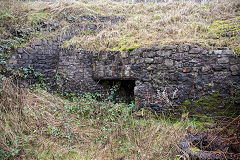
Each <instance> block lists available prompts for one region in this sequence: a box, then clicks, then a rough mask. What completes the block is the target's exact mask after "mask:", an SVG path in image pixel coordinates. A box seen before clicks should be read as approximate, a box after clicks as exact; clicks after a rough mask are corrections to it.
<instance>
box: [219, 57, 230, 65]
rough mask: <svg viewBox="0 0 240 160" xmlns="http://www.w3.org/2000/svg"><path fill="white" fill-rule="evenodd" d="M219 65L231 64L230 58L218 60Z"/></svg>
mask: <svg viewBox="0 0 240 160" xmlns="http://www.w3.org/2000/svg"><path fill="white" fill-rule="evenodd" d="M218 63H219V64H225V63H229V58H228V57H222V58H219V59H218Z"/></svg>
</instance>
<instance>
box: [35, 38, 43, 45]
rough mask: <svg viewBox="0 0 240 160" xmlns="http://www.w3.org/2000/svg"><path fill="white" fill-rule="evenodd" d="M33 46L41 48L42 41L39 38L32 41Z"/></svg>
mask: <svg viewBox="0 0 240 160" xmlns="http://www.w3.org/2000/svg"><path fill="white" fill-rule="evenodd" d="M34 45H35V46H41V45H42V40H41V39H40V38H37V39H34Z"/></svg>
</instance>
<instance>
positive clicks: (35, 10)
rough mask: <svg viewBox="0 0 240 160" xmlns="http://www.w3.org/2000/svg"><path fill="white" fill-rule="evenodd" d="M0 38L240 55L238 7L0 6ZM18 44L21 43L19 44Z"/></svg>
mask: <svg viewBox="0 0 240 160" xmlns="http://www.w3.org/2000/svg"><path fill="white" fill-rule="evenodd" d="M0 6H1V7H0V10H1V12H0V38H1V39H8V40H9V39H15V40H16V38H19V37H20V38H22V39H23V40H22V41H24V42H25V43H31V40H32V39H34V38H46V39H51V38H53V37H54V36H62V37H65V38H66V39H65V43H64V44H63V47H66V46H69V45H76V46H77V47H80V48H83V49H85V50H125V49H129V48H130V49H133V48H136V47H150V46H156V45H169V44H182V43H185V44H186V43H190V44H192V43H194V44H200V45H202V46H204V47H213V48H217V47H230V48H232V49H235V52H236V53H238V52H239V42H240V39H239V24H240V22H239V16H240V9H239V6H240V4H239V1H238V0H224V1H218V2H208V3H203V4H198V3H192V2H184V3H182V2H169V3H137V4H131V3H125V2H109V1H96V2H87V1H80V2H59V3H49V2H34V3H32V2H29V3H26V2H24V3H23V2H16V1H7V2H6V1H1V2H0ZM18 40H19V39H18Z"/></svg>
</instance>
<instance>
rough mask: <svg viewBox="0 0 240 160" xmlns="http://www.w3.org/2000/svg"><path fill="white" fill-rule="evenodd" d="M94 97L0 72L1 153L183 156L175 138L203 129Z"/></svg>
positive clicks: (58, 156) (24, 156) (59, 156)
mask: <svg viewBox="0 0 240 160" xmlns="http://www.w3.org/2000/svg"><path fill="white" fill-rule="evenodd" d="M94 97H95V96H94V95H91V94H86V95H85V96H83V97H76V96H73V97H72V98H71V99H65V98H62V97H59V96H57V95H53V94H50V93H47V92H46V91H44V90H42V89H41V88H38V87H34V88H32V89H31V90H29V89H20V88H19V87H18V86H16V85H14V84H13V83H12V82H11V80H9V79H6V78H2V77H1V83H0V159H40V160H43V159H114V158H123V159H174V158H177V157H181V156H184V155H182V153H181V152H180V150H179V149H178V147H177V145H178V143H179V141H180V140H181V139H182V138H183V137H184V136H185V135H186V134H187V133H196V132H198V131H200V130H202V129H204V125H203V124H202V123H199V122H197V121H194V120H189V119H188V118H187V117H185V118H184V120H183V119H182V120H179V121H175V122H174V121H171V120H169V119H168V118H166V117H162V118H160V117H156V116H155V115H154V114H153V113H151V112H148V111H146V110H141V111H139V112H138V113H132V109H134V105H132V104H130V105H126V104H119V103H118V104H113V103H111V102H110V101H105V102H98V101H96V99H95V98H94Z"/></svg>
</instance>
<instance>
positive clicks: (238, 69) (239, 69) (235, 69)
mask: <svg viewBox="0 0 240 160" xmlns="http://www.w3.org/2000/svg"><path fill="white" fill-rule="evenodd" d="M230 70H231V72H232V75H234V76H235V75H238V74H239V73H240V67H239V66H238V65H233V66H231V67H230Z"/></svg>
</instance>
